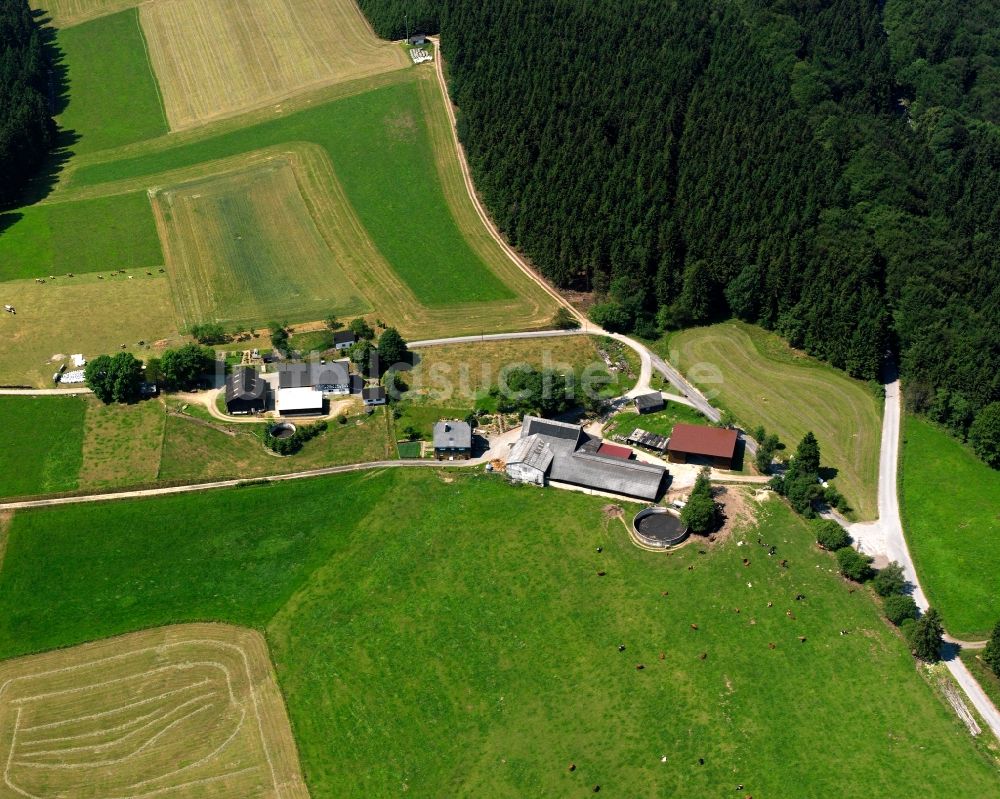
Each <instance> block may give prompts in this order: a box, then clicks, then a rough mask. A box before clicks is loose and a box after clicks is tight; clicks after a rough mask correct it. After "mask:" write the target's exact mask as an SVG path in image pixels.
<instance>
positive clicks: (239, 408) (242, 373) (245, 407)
mask: <svg viewBox="0 0 1000 799" xmlns="http://www.w3.org/2000/svg"><path fill="white" fill-rule="evenodd" d="M266 410H267V383H266V382H265V381H264V378H262V377H261V376H260V375H259V374H258V373H257V370H256V369H253V368H251V367H249V366H238V367H236V368H235V369H234V370H233V372H232V374H230V375H229V377H227V378H226V412H227V413H231V414H233V415H234V416H244V415H246V414H249V413H263V412H264V411H266Z"/></svg>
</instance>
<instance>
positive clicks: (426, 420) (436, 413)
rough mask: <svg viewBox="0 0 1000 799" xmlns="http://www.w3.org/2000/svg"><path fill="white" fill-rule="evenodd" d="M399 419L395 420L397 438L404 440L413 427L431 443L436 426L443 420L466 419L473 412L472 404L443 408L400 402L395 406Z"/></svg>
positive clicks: (421, 436)
mask: <svg viewBox="0 0 1000 799" xmlns="http://www.w3.org/2000/svg"><path fill="white" fill-rule="evenodd" d="M395 410H396V411H397V412H398V413H399V418H398V419H396V420H395V422H394V424H395V427H396V436H397V437H398V438H402V437H403V436H404V432H403V431H404V430H406V428H407V427H412V428H413V429H414V430H416V431H417V433H419V435H420V438H421V439H423V440H425V441H430V440H431V438H432V437H433V435H434V425H435V424H437V423H438V422H439V421H441V420H442V419H464V418H465V417H466V416H468V415H469V413H470V412H471V411H472V405H471V403H470V404H469V405H467V406H465V407H464V408H462V407H442V406H439V405H419V404H414V403H412V402H406V401H403V402H400V403H398V404H397V405H396V406H395Z"/></svg>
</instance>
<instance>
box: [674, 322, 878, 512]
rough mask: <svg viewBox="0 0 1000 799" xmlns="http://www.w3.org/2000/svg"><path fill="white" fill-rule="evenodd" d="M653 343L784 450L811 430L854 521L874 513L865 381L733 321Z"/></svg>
mask: <svg viewBox="0 0 1000 799" xmlns="http://www.w3.org/2000/svg"><path fill="white" fill-rule="evenodd" d="M658 348H659V349H660V350H661V351H663V353H664V355H666V356H667V357H668V358H669V359H671V360H672V361H673V362H674V363H675V365H677V366H678V367H679V368H680V369H681V371H683V372H684V374H685V375H686V376H687V377H688V379H690V380H691V381H692V382H693V383H694V384H695V385H696V386H697V387H698V388H699V389H701V390H702V391H703V392H707V393H708V396H709V399H711V400H712V401H713V402H714V403H715V404H717V405H719V406H721V407H723V408H726V409H728V410H730V411H731V412H732V413H733V414H734V415H735V416H736V419H737V420H738V421H739V422H740V424H741V425H742V426H743V427H744V428H745V429H748V430H753V428H755V427H756V426H757V425H764V427H766V428H767V431H768V432H769V433H776V434H777V435H778V437H779V438H780V439H781V442H782V443H783V444H784V445H785V447H786V448H787V450H786V454H791V453H792V452H794V451H795V447H796V445H797V444H798V442H799V440H800V439H801V438H802V436H804V435H805V434H806V432H808V431H810V430H811V431H812V432H813V433H814V434H815V435H816V438H817V440H818V441H819V445H820V449H821V452H822V463H823V466H824V467H826V468H828V469H831V468H832V469H835V470H836V475H835V476H833V478H832V479H835V481H836V482H835V485H836V486H837V488H838V489H839V490H840V492H841V493H842V494H843V495H844V496H845V497H846V498H847V501H848V502H849V503H850V505H851V507H852V508H854V510H855V515H856V516H857V518H858V519H873V518H875V517H876V516H877V515H878V510H877V506H876V490H877V486H878V459H879V444H880V442H881V438H882V408H881V402H880V400H878V399H877V398H876V397H875V395H874V393H873V392H872V389H871V388H870V387H869V386H867V385H865V384H864V383H861V382H859V381H857V380H853V379H851V378H850V377H848V376H847V375H846V374H844V373H843V372H840V371H838V370H836V369H834V368H833V367H830V366H826V365H825V364H822V363H820V362H819V361H817V360H815V359H813V358H810V357H809V356H807V355H803V354H801V353H799V352H796V351H795V350H793V349H791V348H790V347H789V346H788V345H787V344H786V343H785V342H784V341H782V340H781V339H780V338H779V337H778V336H776V335H774V334H773V333H768V332H767V331H765V330H762V329H761V328H758V327H754V326H752V325H746V324H742V323H738V322H726V323H723V324H718V325H712V326H711V327H699V328H692V329H690V330H683V331H681V332H679V333H675V334H674V335H672V336H670V338H669V339H668V340H667V342H666V343H665V344H661V345H660V346H659V347H658ZM779 457H780V454H779Z"/></svg>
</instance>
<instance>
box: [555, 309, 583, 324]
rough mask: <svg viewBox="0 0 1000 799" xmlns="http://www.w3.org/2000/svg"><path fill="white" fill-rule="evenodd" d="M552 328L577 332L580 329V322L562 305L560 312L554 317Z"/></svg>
mask: <svg viewBox="0 0 1000 799" xmlns="http://www.w3.org/2000/svg"><path fill="white" fill-rule="evenodd" d="M552 327H554V328H556V329H557V330H576V329H577V328H579V327H580V320H579V319H577V318H576V317H575V316H573V314H572V313H570V310H569V308H567V307H566V306H565V305H560V306H559V310H557V311H556V313H555V316H553V317H552Z"/></svg>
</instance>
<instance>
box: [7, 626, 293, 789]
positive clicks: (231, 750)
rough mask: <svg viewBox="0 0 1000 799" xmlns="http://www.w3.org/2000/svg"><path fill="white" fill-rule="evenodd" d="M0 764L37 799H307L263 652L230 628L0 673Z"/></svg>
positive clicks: (151, 634) (107, 647) (162, 637)
mask: <svg viewBox="0 0 1000 799" xmlns="http://www.w3.org/2000/svg"><path fill="white" fill-rule="evenodd" d="M0 757H2V760H3V762H4V763H5V764H6V766H5V769H4V781H5V784H6V785H7V786H8V787H9V788H11V789H12V790H13V791H14V792H16V793H17V794H20V795H22V796H30V797H33V799H49V798H50V797H51V798H52V799H55V797H66V796H72V797H75V799H98V798H99V799H107V797H122V798H124V797H128V798H129V799H139V797H149V796H155V795H162V794H169V795H170V796H173V797H184V798H187V797H191V799H194V798H195V797H204V796H207V795H211V796H212V797H216V798H217V799H224V798H229V797H231V798H232V799H251V797H258V798H259V799H284V798H285V797H287V798H288V799H294V798H295V797H307V796H308V793H307V791H306V788H305V785H304V783H303V781H302V778H301V776H300V774H299V769H298V755H297V752H296V749H295V742H294V740H293V739H292V734H291V729H290V727H289V724H288V718H287V715H286V713H285V707H284V703H283V700H282V697H281V693H280V691H279V690H278V687H277V684H276V683H275V679H274V674H273V672H272V670H271V663H270V659H269V657H268V653H267V645H266V644H265V643H264V639H263V638H262V637H261V636H260V635H259V634H258V633H255V632H252V631H250V630H245V629H240V628H238V627H229V626H224V625H215V624H192V625H184V626H175V627H163V628H160V629H155V630H147V631H145V632H141V633H135V634H132V635H126V636H122V637H120V638H111V639H107V640H104V641H99V642H97V643H92V644H84V645H82V646H77V647H74V648H72V649H64V650H59V651H55V652H49V653H47V654H44V655H33V656H29V657H24V658H19V659H17V660H12V661H7V662H6V663H4V664H2V665H0Z"/></svg>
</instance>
